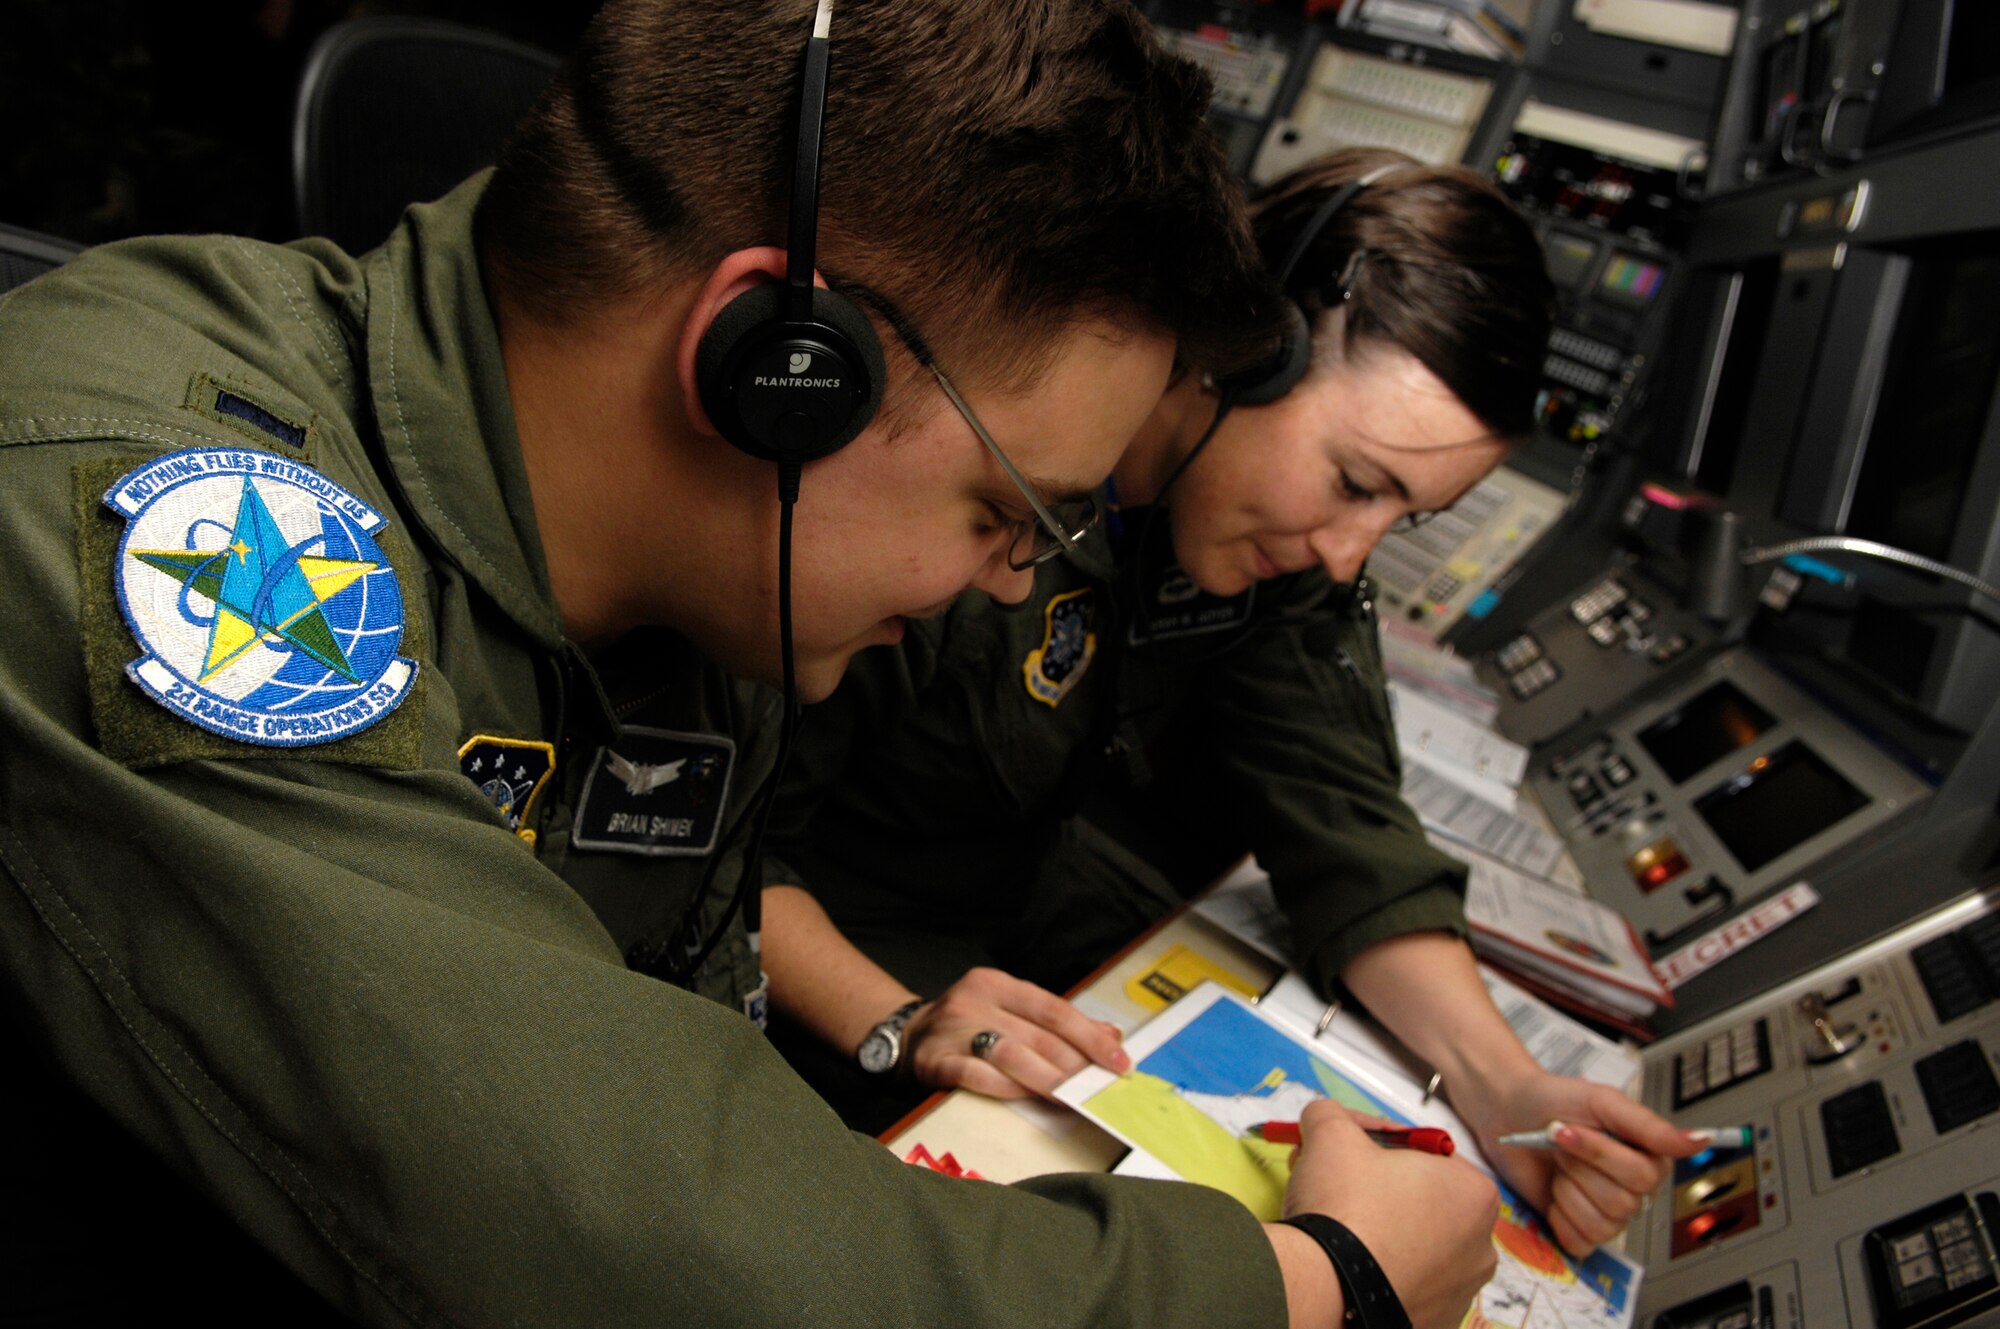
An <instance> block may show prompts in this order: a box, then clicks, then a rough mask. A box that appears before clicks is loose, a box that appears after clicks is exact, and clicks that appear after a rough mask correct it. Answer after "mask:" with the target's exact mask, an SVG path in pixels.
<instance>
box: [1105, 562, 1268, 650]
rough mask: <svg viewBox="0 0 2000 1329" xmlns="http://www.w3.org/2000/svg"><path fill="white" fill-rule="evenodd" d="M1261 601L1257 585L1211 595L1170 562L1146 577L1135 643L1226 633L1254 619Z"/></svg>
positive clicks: (1133, 636)
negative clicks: (1230, 592)
mask: <svg viewBox="0 0 2000 1329" xmlns="http://www.w3.org/2000/svg"><path fill="white" fill-rule="evenodd" d="M1256 602H1257V588H1256V587H1255V586H1254V585H1253V586H1251V587H1250V588H1249V589H1248V590H1246V591H1244V592H1243V593H1242V594H1240V595H1227V596H1224V595H1210V594H1209V593H1208V592H1207V591H1204V590H1202V589H1201V587H1199V586H1197V585H1195V584H1194V578H1192V577H1190V576H1188V575H1187V573H1186V572H1185V571H1184V570H1182V568H1181V566H1180V565H1179V564H1177V563H1172V562H1169V563H1166V564H1165V565H1163V566H1161V567H1160V568H1159V569H1158V570H1157V571H1155V572H1154V573H1153V574H1152V575H1151V576H1149V577H1148V578H1147V579H1146V585H1145V587H1144V588H1143V590H1142V591H1141V593H1140V596H1139V609H1138V612H1137V613H1136V614H1135V615H1134V616H1133V618H1132V631H1131V634H1130V640H1131V644H1132V645H1134V646H1137V645H1138V644H1139V643H1141V642H1146V641H1163V640H1165V639H1167V638H1169V637H1191V636H1194V635H1196V634H1198V633H1204V632H1223V631H1226V630H1228V629H1230V628H1234V627H1239V626H1241V625H1242V624H1244V623H1247V622H1249V621H1250V611H1251V609H1252V608H1253V607H1254V606H1255V605H1256Z"/></svg>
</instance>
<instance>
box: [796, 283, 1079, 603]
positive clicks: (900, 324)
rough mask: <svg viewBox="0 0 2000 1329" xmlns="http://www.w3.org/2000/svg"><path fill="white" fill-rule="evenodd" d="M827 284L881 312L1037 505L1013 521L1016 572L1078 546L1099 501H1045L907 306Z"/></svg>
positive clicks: (854, 286) (862, 289) (1011, 555)
mask: <svg viewBox="0 0 2000 1329" xmlns="http://www.w3.org/2000/svg"><path fill="white" fill-rule="evenodd" d="M827 285H829V286H831V287H832V288H833V289H834V290H836V291H838V292H839V293H840V294H842V295H844V296H846V297H848V298H849V299H851V300H859V301H860V302H861V303H863V304H865V305H867V306H868V307H869V308H871V309H873V310H874V311H875V312H876V313H877V314H880V315H881V316H882V321H883V322H884V323H887V324H888V325H889V327H890V329H891V330H892V331H893V332H894V333H895V334H896V339H897V340H898V341H900V342H902V343H903V348H904V349H905V350H907V351H908V352H909V353H910V355H911V356H912V357H913V358H915V360H916V362H917V363H918V364H920V365H922V366H923V367H924V368H925V369H927V370H929V371H930V375H931V377H932V378H934V379H936V380H937V385H938V386H939V387H940V388H942V389H944V395H945V399H946V400H948V401H949V402H951V404H952V407H953V408H954V409H955V410H957V412H958V413H959V415H960V416H962V417H964V420H965V423H966V424H967V425H969V426H970V427H971V429H972V432H973V433H974V434H977V435H978V436H979V441H980V442H981V443H984V444H985V445H986V450H987V451H988V452H990V453H992V454H993V460H994V461H996V462H998V463H1000V469H1001V471H1003V472H1004V473H1005V474H1006V476H1007V478H1008V479H1009V480H1012V481H1013V482H1014V487H1015V488H1016V489H1018V490H1020V491H1021V497H1022V498H1024V499H1026V500H1027V501H1028V507H1029V508H1030V509H1031V510H1033V512H1034V514H1035V516H1034V519H1033V520H1032V521H1030V520H1027V519H1025V518H1024V519H1023V520H1020V521H1017V522H1013V523H1012V525H1013V527H1014V538H1013V542H1012V543H1011V544H1009V545H1008V546H1007V566H1008V567H1010V568H1012V569H1014V571H1016V572H1026V571H1027V570H1028V569H1029V568H1032V567H1037V566H1039V565H1041V564H1043V563H1046V562H1048V561H1049V560H1050V559H1052V558H1054V557H1055V556H1056V555H1057V554H1066V553H1068V552H1070V551H1071V550H1073V549H1075V548H1076V547H1077V545H1078V544H1079V543H1081V541H1082V540H1083V537H1084V534H1085V532H1087V531H1089V530H1090V528H1091V527H1093V526H1095V525H1096V524H1097V518H1098V511H1097V500H1096V499H1094V498H1091V497H1088V496H1085V497H1083V498H1076V499H1068V500H1065V501H1063V502H1058V503H1044V502H1042V500H1041V498H1040V496H1038V495H1037V494H1036V493H1035V491H1034V487H1033V486H1031V485H1030V484H1029V483H1028V481H1027V477H1025V476H1023V475H1022V474H1021V472H1020V471H1019V470H1017V469H1015V466H1014V463H1013V462H1011V461H1009V460H1008V459H1007V454H1006V453H1005V452H1002V451H1001V450H1000V445H999V444H998V443H996V442H994V440H993V435H991V434H989V433H987V432H986V426H985V425H983V424H981V423H979V417H978V416H976V415H974V414H973V413H972V408H971V407H970V406H968V405H966V404H965V398H963V397H961V396H959V395H958V389H957V388H956V387H954V386H952V381H951V380H950V379H949V378H947V377H946V376H945V372H944V370H942V369H940V368H938V363H937V357H935V356H933V355H932V354H931V349H930V345H929V344H928V343H927V342H925V341H924V339H923V337H922V336H921V335H919V334H918V332H917V330H916V328H915V327H914V326H912V325H911V323H910V320H909V319H908V318H907V317H905V316H904V314H903V311H902V310H900V309H898V308H896V306H895V305H893V304H891V303H890V302H889V298H888V297H887V296H885V295H883V294H881V293H880V292H878V291H875V290H871V289H870V288H869V287H866V286H864V285H862V284H861V283H860V282H856V281H845V280H842V279H839V278H836V277H833V276H832V275H830V274H829V275H828V276H827Z"/></svg>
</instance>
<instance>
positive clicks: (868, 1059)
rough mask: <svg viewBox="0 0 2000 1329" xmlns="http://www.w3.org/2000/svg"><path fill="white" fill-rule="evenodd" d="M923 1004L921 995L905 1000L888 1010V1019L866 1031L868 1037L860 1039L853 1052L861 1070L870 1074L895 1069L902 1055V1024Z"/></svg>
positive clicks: (878, 1073) (879, 1073)
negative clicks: (913, 999)
mask: <svg viewBox="0 0 2000 1329" xmlns="http://www.w3.org/2000/svg"><path fill="white" fill-rule="evenodd" d="M923 1004H924V1002H923V998H921V997H919V998H917V999H916V1000H915V1001H906V1002H904V1003H903V1004H902V1005H901V1006H898V1007H897V1008H896V1009H895V1010H893V1011H891V1012H889V1018H888V1019H886V1020H884V1021H882V1023H880V1024H878V1025H876V1026H875V1027H874V1028H873V1029H870V1030H869V1031H868V1037H866V1038H864V1039H862V1040H861V1046H860V1047H859V1048H857V1049H856V1050H855V1053H854V1057H855V1060H857V1061H859V1062H860V1063H861V1069H862V1070H864V1071H867V1072H869V1073H870V1074H872V1075H881V1074H883V1073H884V1072H887V1071H892V1070H894V1069H896V1063H897V1062H898V1061H900V1060H901V1059H902V1056H903V1026H904V1025H906V1024H908V1023H909V1021H910V1016H911V1015H912V1014H914V1013H915V1011H916V1009H917V1007H919V1006H921V1005H923Z"/></svg>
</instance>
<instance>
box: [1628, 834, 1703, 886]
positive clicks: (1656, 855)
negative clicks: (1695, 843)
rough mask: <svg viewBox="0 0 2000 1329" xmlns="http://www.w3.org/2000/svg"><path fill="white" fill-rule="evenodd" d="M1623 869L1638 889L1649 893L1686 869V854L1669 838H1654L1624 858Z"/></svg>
mask: <svg viewBox="0 0 2000 1329" xmlns="http://www.w3.org/2000/svg"><path fill="white" fill-rule="evenodd" d="M1625 870H1626V871H1627V872H1629V873H1631V874H1632V880H1633V881H1634V882H1636V883H1638V886H1639V889H1640V890H1642V891H1646V892H1649V893H1650V892H1652V891H1657V890H1658V889H1660V887H1662V886H1664V885H1666V884H1667V883H1668V882H1670V881H1672V880H1673V879H1674V878H1675V877H1678V876H1680V875H1681V873H1683V872H1686V871H1687V870H1688V861H1687V855H1685V854H1683V853H1682V852H1681V851H1680V846H1679V845H1677V844H1675V843H1674V842H1673V840H1672V839H1671V838H1668V839H1660V840H1655V841H1654V842H1653V843H1651V844H1649V845H1647V846H1646V847H1645V848H1643V849H1641V850H1639V851H1638V852H1637V853H1635V854H1633V855H1632V857H1630V858H1628V859H1626V860H1625Z"/></svg>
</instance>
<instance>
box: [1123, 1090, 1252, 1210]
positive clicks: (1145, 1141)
mask: <svg viewBox="0 0 2000 1329" xmlns="http://www.w3.org/2000/svg"><path fill="white" fill-rule="evenodd" d="M1090 1110H1091V1112H1092V1114H1094V1115H1095V1116H1097V1117H1098V1118H1100V1119H1101V1120H1103V1121H1104V1122H1105V1123H1106V1124H1108V1125H1109V1126H1111V1128H1112V1129H1113V1130H1115V1131H1117V1132H1118V1133H1119V1134H1120V1135H1122V1136H1124V1137H1125V1138H1126V1139H1127V1140H1130V1141H1131V1142H1132V1143H1134V1144H1136V1145H1138V1146H1139V1147H1140V1148H1141V1149H1144V1150H1145V1151H1146V1152H1147V1153H1149V1154H1151V1155H1153V1157H1155V1158H1157V1159H1159V1160H1160V1161H1161V1162H1162V1163H1165V1164H1166V1165H1167V1166H1168V1167H1170V1168H1172V1169H1173V1170H1174V1171H1175V1172H1178V1173H1179V1174H1180V1175H1181V1176H1183V1177H1186V1178H1187V1179H1188V1180H1190V1181H1199V1182H1202V1183H1204V1184H1205V1185H1209V1186H1213V1187H1215V1188H1216V1189H1217V1190H1219V1191H1223V1192H1225V1193H1227V1194H1229V1195H1233V1196H1235V1197H1236V1198H1237V1199H1238V1200H1240V1201H1242V1202H1243V1205H1244V1207H1245V1208H1247V1209H1249V1211H1250V1212H1251V1213H1253V1214H1255V1215H1256V1216H1257V1217H1258V1218H1259V1219H1262V1220H1263V1221H1265V1222H1272V1221H1275V1220H1276V1219H1277V1218H1278V1217H1279V1216H1280V1215H1281V1214H1282V1213H1283V1212H1284V1202H1285V1182H1286V1180H1287V1179H1288V1178H1289V1177H1290V1176H1291V1170H1292V1169H1291V1162H1290V1160H1291V1154H1292V1150H1291V1146H1290V1145H1279V1144H1268V1143H1266V1142H1265V1141H1263V1140H1246V1139H1239V1138H1237V1137H1236V1136H1234V1135H1231V1134H1230V1133H1229V1132H1228V1131H1226V1130H1224V1129H1223V1128H1222V1126H1221V1125H1220V1124H1219V1123H1218V1122H1216V1121H1215V1120H1214V1119H1213V1118H1211V1117H1209V1116H1207V1115H1206V1114H1204V1113H1203V1112H1201V1111H1200V1110H1199V1109H1198V1108H1196V1107H1194V1106H1193V1105H1192V1104H1190V1103H1189V1102H1188V1101H1187V1100H1186V1099H1184V1098H1182V1097H1181V1096H1180V1094H1179V1093H1177V1092H1176V1091H1175V1089H1174V1086H1173V1085H1171V1084H1168V1083H1167V1082H1166V1081H1165V1080H1162V1079H1161V1078H1160V1077H1159V1076H1157V1075H1148V1074H1146V1073H1145V1072H1144V1071H1133V1072H1131V1073H1130V1074H1128V1075H1124V1076H1120V1077H1119V1078H1118V1079H1116V1080H1114V1081H1112V1082H1111V1083H1110V1084H1109V1085H1106V1086H1105V1087H1104V1088H1103V1089H1100V1090H1098V1091H1097V1093H1095V1094H1093V1095H1091V1097H1090Z"/></svg>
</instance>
